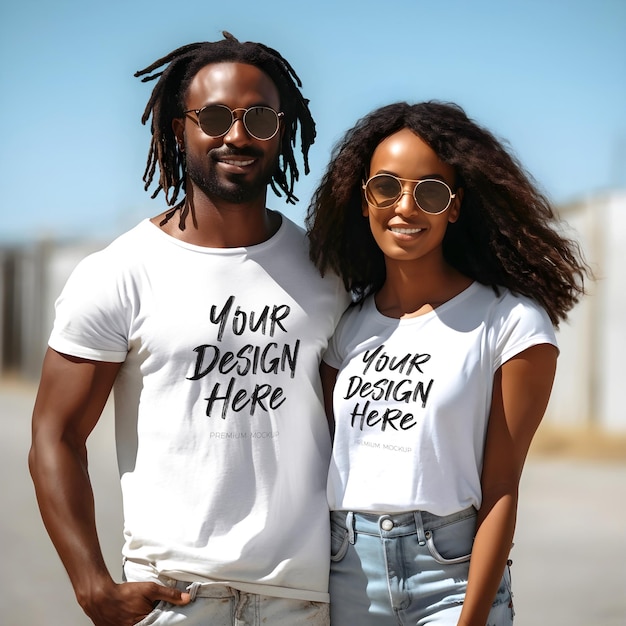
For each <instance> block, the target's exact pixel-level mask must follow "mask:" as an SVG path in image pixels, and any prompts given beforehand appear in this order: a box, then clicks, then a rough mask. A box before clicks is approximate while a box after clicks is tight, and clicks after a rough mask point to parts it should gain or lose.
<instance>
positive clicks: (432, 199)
mask: <svg viewBox="0 0 626 626" xmlns="http://www.w3.org/2000/svg"><path fill="white" fill-rule="evenodd" d="M402 183H415V187H413V199H414V200H415V204H417V206H418V207H419V208H420V209H421V210H422V211H424V213H429V214H430V215H438V214H439V213H443V212H444V211H445V210H446V209H447V208H448V207H449V206H450V203H451V202H452V200H453V199H454V198H455V197H456V194H455V193H452V189H450V187H448V185H446V183H444V182H443V181H442V180H438V179H436V178H423V179H421V180H412V179H410V178H399V177H398V176H394V175H393V174H376V175H375V176H372V177H371V178H369V179H368V180H367V181H366V182H365V183H363V191H364V192H365V200H366V201H367V204H369V205H370V206H371V207H373V208H375V209H388V208H389V207H391V206H393V205H395V204H396V203H397V202H399V200H400V198H401V197H402V196H403V195H404V194H405V193H411V192H409V191H403V189H402Z"/></svg>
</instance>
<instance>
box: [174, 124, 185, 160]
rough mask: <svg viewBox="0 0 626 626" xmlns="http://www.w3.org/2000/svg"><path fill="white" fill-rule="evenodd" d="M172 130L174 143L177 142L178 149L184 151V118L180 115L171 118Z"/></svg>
mask: <svg viewBox="0 0 626 626" xmlns="http://www.w3.org/2000/svg"><path fill="white" fill-rule="evenodd" d="M172 130H173V131H174V135H175V137H176V143H178V149H179V150H180V151H181V152H184V151H185V120H184V119H183V118H181V117H175V118H174V119H173V120H172Z"/></svg>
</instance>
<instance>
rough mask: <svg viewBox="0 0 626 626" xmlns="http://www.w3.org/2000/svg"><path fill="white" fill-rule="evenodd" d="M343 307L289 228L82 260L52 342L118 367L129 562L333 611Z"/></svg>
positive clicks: (150, 242) (146, 242)
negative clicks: (329, 383) (326, 360)
mask: <svg viewBox="0 0 626 626" xmlns="http://www.w3.org/2000/svg"><path fill="white" fill-rule="evenodd" d="M348 303H349V298H348V295H347V294H346V293H345V290H344V289H343V286H342V285H341V283H340V280H339V279H338V278H337V277H335V276H328V277H326V278H321V277H320V275H319V273H318V272H317V270H316V269H315V268H314V267H313V265H312V264H311V262H310V261H309V259H308V247H307V243H306V237H305V234H304V232H303V231H302V229H301V228H299V227H297V226H296V225H295V224H293V223H292V222H290V221H289V220H288V219H287V218H285V217H283V218H282V225H281V227H280V229H279V230H278V232H277V233H276V234H275V235H274V236H273V237H272V238H271V239H270V240H268V241H266V242H264V243H262V244H259V245H255V246H250V247H247V248H227V249H214V248H204V247H199V246H194V245H190V244H186V243H184V242H181V241H179V240H177V239H175V238H172V237H170V236H168V235H167V234H165V233H164V232H162V231H161V229H159V228H158V227H156V226H155V225H154V224H152V223H151V222H150V221H148V220H146V221H144V222H142V223H140V224H139V225H138V226H137V227H135V228H134V229H132V230H131V231H129V232H128V233H126V234H124V235H122V236H121V237H120V238H118V239H117V240H116V241H115V242H113V243H112V244H111V245H110V246H108V247H107V248H106V249H105V250H103V251H101V252H98V253H96V254H94V255H91V256H90V257H88V258H86V259H85V260H84V261H82V262H81V263H80V265H79V266H78V267H77V268H76V270H75V271H74V273H73V274H72V276H71V277H70V279H69V281H68V283H67V285H66V287H65V289H64V291H63V293H62V295H61V296H60V298H59V299H58V301H57V311H56V321H55V325H54V330H53V332H52V335H51V338H50V341H49V345H50V346H51V347H52V348H53V349H54V350H56V351H58V352H61V353H64V354H69V355H74V356H77V357H83V358H86V359H92V360H96V361H112V362H120V363H123V365H122V367H121V370H120V372H119V375H118V377H117V379H116V382H115V388H114V396H115V419H116V442H117V455H118V464H119V470H120V476H121V486H122V495H123V510H124V536H125V545H124V548H123V553H124V556H125V557H126V558H127V559H129V560H130V561H131V562H132V563H133V564H136V565H140V566H144V567H145V569H146V571H150V572H153V573H154V574H159V573H162V574H166V575H168V576H171V577H174V578H177V579H180V580H188V581H200V582H203V581H204V582H206V581H208V582H213V581H214V582H225V583H227V584H229V585H230V586H232V587H235V588H237V589H240V590H243V591H251V592H256V593H261V594H265V595H270V596H278V597H291V598H299V599H303V600H314V601H315V600H319V601H327V600H328V595H327V591H328V588H327V583H328V554H329V522H328V507H327V503H326V495H325V488H326V476H327V469H328V462H329V456H330V437H329V433H328V425H327V421H326V418H325V415H324V411H323V403H322V399H321V385H320V382H319V362H320V359H321V355H322V354H323V352H324V351H325V349H326V347H327V345H328V340H329V338H330V337H331V335H332V333H333V331H334V329H335V327H336V325H337V322H338V321H339V318H340V317H341V314H342V312H343V311H344V310H345V308H346V306H347V305H348ZM68 384H71V381H68Z"/></svg>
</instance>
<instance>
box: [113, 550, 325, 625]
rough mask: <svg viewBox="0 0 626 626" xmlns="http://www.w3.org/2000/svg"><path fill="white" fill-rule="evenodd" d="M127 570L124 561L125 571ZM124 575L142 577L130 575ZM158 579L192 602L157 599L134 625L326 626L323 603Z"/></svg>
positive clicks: (132, 577)
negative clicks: (182, 602)
mask: <svg viewBox="0 0 626 626" xmlns="http://www.w3.org/2000/svg"><path fill="white" fill-rule="evenodd" d="M130 567H131V568H132V566H130ZM128 569H129V564H128V562H127V564H126V566H125V573H126V574H128ZM133 573H135V572H133ZM125 578H126V579H128V580H141V578H140V577H139V576H136V575H132V574H131V575H130V576H125ZM153 582H157V581H153ZM158 582H160V583H161V584H165V585H167V586H169V587H176V588H177V589H180V590H181V591H186V592H188V593H189V594H190V595H191V602H190V603H189V604H186V605H184V606H175V605H172V604H170V603H169V602H159V603H158V604H157V605H156V606H155V608H154V609H153V611H152V612H151V613H150V614H149V615H147V616H146V617H145V618H144V619H142V620H141V621H140V622H138V623H137V624H136V625H135V626H171V625H173V624H182V625H184V626H329V610H328V604H327V603H325V602H310V601H309V600H294V599H291V598H277V597H274V596H266V595H259V594H256V593H248V592H245V591H238V590H237V589H233V588H232V587H228V586H226V585H216V584H208V585H207V584H202V583H188V582H182V581H176V580H174V579H172V578H168V577H166V576H160V577H159V578H158Z"/></svg>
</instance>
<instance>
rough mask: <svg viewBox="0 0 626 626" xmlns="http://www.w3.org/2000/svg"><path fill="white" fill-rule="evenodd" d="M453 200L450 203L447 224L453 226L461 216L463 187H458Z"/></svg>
mask: <svg viewBox="0 0 626 626" xmlns="http://www.w3.org/2000/svg"><path fill="white" fill-rule="evenodd" d="M455 194H456V195H455V197H454V200H453V201H452V206H451V207H450V211H449V212H448V222H450V223H451V224H454V222H456V221H457V220H458V219H459V216H460V215H461V204H462V203H463V187H459V188H458V189H457V190H456V192H455Z"/></svg>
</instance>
